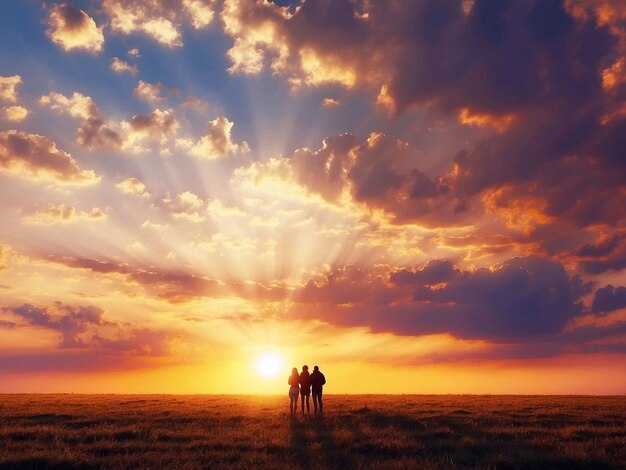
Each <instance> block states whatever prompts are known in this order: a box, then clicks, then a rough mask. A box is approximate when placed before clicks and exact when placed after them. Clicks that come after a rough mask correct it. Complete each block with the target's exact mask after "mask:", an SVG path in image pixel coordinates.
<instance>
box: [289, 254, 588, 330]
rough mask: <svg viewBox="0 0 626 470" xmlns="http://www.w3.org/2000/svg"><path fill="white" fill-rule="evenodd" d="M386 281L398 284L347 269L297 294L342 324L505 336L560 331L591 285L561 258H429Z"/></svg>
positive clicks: (309, 311)
mask: <svg viewBox="0 0 626 470" xmlns="http://www.w3.org/2000/svg"><path fill="white" fill-rule="evenodd" d="M388 279H389V281H390V282H392V283H393V285H390V284H389V282H387V279H385V278H384V277H381V276H373V275H371V274H368V273H365V272H362V271H360V270H356V268H350V269H349V270H348V269H347V268H346V270H341V271H338V272H336V273H332V274H330V275H329V276H328V277H327V278H326V279H325V280H324V281H323V282H321V283H315V282H313V281H310V282H309V283H308V284H307V285H306V286H305V287H304V288H303V289H302V291H301V292H300V293H298V294H297V295H296V296H295V297H294V298H295V299H296V300H297V301H298V302H300V303H303V304H307V303H310V304H314V305H315V304H324V306H323V307H321V305H320V308H315V307H312V308H310V309H308V308H307V307H306V306H304V307H303V309H304V311H306V315H311V316H313V317H315V318H319V319H321V320H324V321H328V322H330V323H333V324H337V325H342V326H367V327H369V328H370V329H372V330H373V331H390V332H393V333H396V334H402V335H424V334H434V333H450V334H452V335H454V336H457V337H460V338H483V339H490V340H495V341H503V340H523V339H525V340H532V339H533V338H538V337H546V336H550V335H556V334H559V333H560V332H562V331H563V329H564V327H565V326H566V325H567V324H568V323H569V322H570V321H571V320H573V319H574V318H576V317H577V316H579V315H581V314H583V313H584V309H583V304H582V301H581V298H582V296H583V295H585V294H587V293H588V292H589V291H590V289H591V285H590V284H587V283H583V282H582V280H581V279H580V277H578V276H569V275H568V274H567V272H566V271H565V269H564V268H563V267H562V266H561V264H560V263H558V262H555V261H550V260H547V259H542V258H538V257H527V258H513V259H510V260H508V261H505V262H503V263H502V264H500V265H498V266H496V267H495V268H494V269H488V268H478V269H476V270H474V271H460V270H458V269H453V268H452V266H450V265H449V263H447V262H445V261H431V262H429V263H428V264H426V265H424V266H422V267H420V268H418V269H416V270H414V271H406V270H403V271H397V272H394V273H389V276H388ZM394 286H395V287H394ZM332 304H335V305H337V307H335V308H333V307H331V305H332Z"/></svg>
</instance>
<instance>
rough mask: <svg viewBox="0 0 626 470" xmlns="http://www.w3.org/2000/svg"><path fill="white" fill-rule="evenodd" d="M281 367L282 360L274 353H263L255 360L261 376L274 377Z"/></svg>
mask: <svg viewBox="0 0 626 470" xmlns="http://www.w3.org/2000/svg"><path fill="white" fill-rule="evenodd" d="M282 368H283V360H282V359H281V358H280V356H279V355H278V354H276V353H265V354H262V355H261V356H259V357H258V358H257V360H256V369H257V371H258V372H259V374H261V375H262V376H263V377H268V378H270V377H276V375H278V373H279V372H280V371H281V370H282Z"/></svg>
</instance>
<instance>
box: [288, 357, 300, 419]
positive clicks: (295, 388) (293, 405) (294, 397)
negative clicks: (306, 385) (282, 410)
mask: <svg viewBox="0 0 626 470" xmlns="http://www.w3.org/2000/svg"><path fill="white" fill-rule="evenodd" d="M287 383H288V384H289V411H290V413H291V416H295V415H296V413H297V412H298V394H299V393H300V388H299V385H298V384H299V383H300V376H299V375H298V369H296V368H295V367H294V368H293V369H291V375H290V376H289V378H288V379H287Z"/></svg>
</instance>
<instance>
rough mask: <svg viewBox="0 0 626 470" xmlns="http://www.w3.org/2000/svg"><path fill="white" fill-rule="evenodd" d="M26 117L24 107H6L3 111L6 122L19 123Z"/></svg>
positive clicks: (26, 112) (26, 113)
mask: <svg viewBox="0 0 626 470" xmlns="http://www.w3.org/2000/svg"><path fill="white" fill-rule="evenodd" d="M27 116H28V109H26V108H25V107H24V106H8V107H7V108H5V109H4V118H5V119H6V120H7V121H12V122H20V121H23V120H24V119H26V117H27Z"/></svg>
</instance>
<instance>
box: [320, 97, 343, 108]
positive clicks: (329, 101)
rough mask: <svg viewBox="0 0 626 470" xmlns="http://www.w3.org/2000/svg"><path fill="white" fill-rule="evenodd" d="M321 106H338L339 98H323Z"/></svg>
mask: <svg viewBox="0 0 626 470" xmlns="http://www.w3.org/2000/svg"><path fill="white" fill-rule="evenodd" d="M322 106H324V107H325V108H336V107H337V106H339V100H338V99H336V98H324V100H323V101H322Z"/></svg>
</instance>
